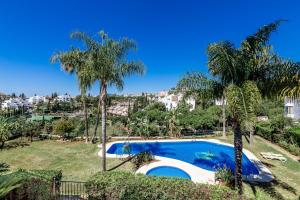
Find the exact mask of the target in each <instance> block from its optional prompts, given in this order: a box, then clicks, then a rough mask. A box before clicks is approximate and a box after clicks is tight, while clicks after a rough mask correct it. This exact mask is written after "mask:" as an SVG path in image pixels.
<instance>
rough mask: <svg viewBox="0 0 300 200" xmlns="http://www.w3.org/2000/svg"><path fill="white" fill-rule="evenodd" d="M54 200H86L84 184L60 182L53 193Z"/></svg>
mask: <svg viewBox="0 0 300 200" xmlns="http://www.w3.org/2000/svg"><path fill="white" fill-rule="evenodd" d="M55 196H56V200H83V199H87V198H88V195H87V193H86V188H85V182H78V181H61V182H60V186H59V188H57V189H56V191H55Z"/></svg>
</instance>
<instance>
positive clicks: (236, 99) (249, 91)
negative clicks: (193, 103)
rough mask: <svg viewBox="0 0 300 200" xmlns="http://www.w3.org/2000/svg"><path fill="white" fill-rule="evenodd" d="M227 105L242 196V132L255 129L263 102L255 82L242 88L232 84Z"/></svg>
mask: <svg viewBox="0 0 300 200" xmlns="http://www.w3.org/2000/svg"><path fill="white" fill-rule="evenodd" d="M225 97H226V99H227V105H228V107H229V110H230V111H231V113H232V118H233V120H232V122H233V129H234V150H235V164H236V165H235V186H236V187H237V188H239V193H240V194H242V151H243V141H242V131H241V130H243V131H251V130H252V129H253V127H254V122H255V118H256V115H255V114H256V111H257V108H258V106H259V104H260V102H261V95H260V92H259V90H258V88H257V86H256V84H255V83H254V82H250V81H246V82H244V83H243V84H242V85H241V86H237V85H235V84H230V85H229V86H228V87H227V88H226V90H225Z"/></svg>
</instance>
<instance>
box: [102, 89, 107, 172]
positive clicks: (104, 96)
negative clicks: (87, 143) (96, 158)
mask: <svg viewBox="0 0 300 200" xmlns="http://www.w3.org/2000/svg"><path fill="white" fill-rule="evenodd" d="M101 87H102V89H101V108H102V109H101V110H102V112H101V114H102V119H101V120H102V170H103V171H106V92H107V91H106V89H107V88H106V84H102V85H101Z"/></svg>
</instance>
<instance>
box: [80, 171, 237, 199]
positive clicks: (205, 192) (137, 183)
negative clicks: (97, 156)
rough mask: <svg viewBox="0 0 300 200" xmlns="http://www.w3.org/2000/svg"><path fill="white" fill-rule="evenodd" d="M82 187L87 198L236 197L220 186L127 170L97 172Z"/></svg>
mask: <svg viewBox="0 0 300 200" xmlns="http://www.w3.org/2000/svg"><path fill="white" fill-rule="evenodd" d="M86 189H87V193H88V195H89V199H90V200H104V199H109V200H118V199H136V200H137V199H139V200H159V199H165V200H166V199H177V200H183V199H220V200H221V199H237V194H236V193H235V192H234V191H232V190H230V189H229V188H227V187H224V186H218V185H205V184H195V183H193V182H191V181H189V180H184V179H176V178H164V177H152V176H144V175H134V174H132V173H129V172H99V173H97V174H96V175H95V176H93V177H92V178H91V179H90V180H89V181H88V182H87V183H86Z"/></svg>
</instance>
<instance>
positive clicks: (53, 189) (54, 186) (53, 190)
mask: <svg viewBox="0 0 300 200" xmlns="http://www.w3.org/2000/svg"><path fill="white" fill-rule="evenodd" d="M55 183H56V180H55V177H54V178H53V183H52V193H53V195H54V198H55V199H56V184H55Z"/></svg>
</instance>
